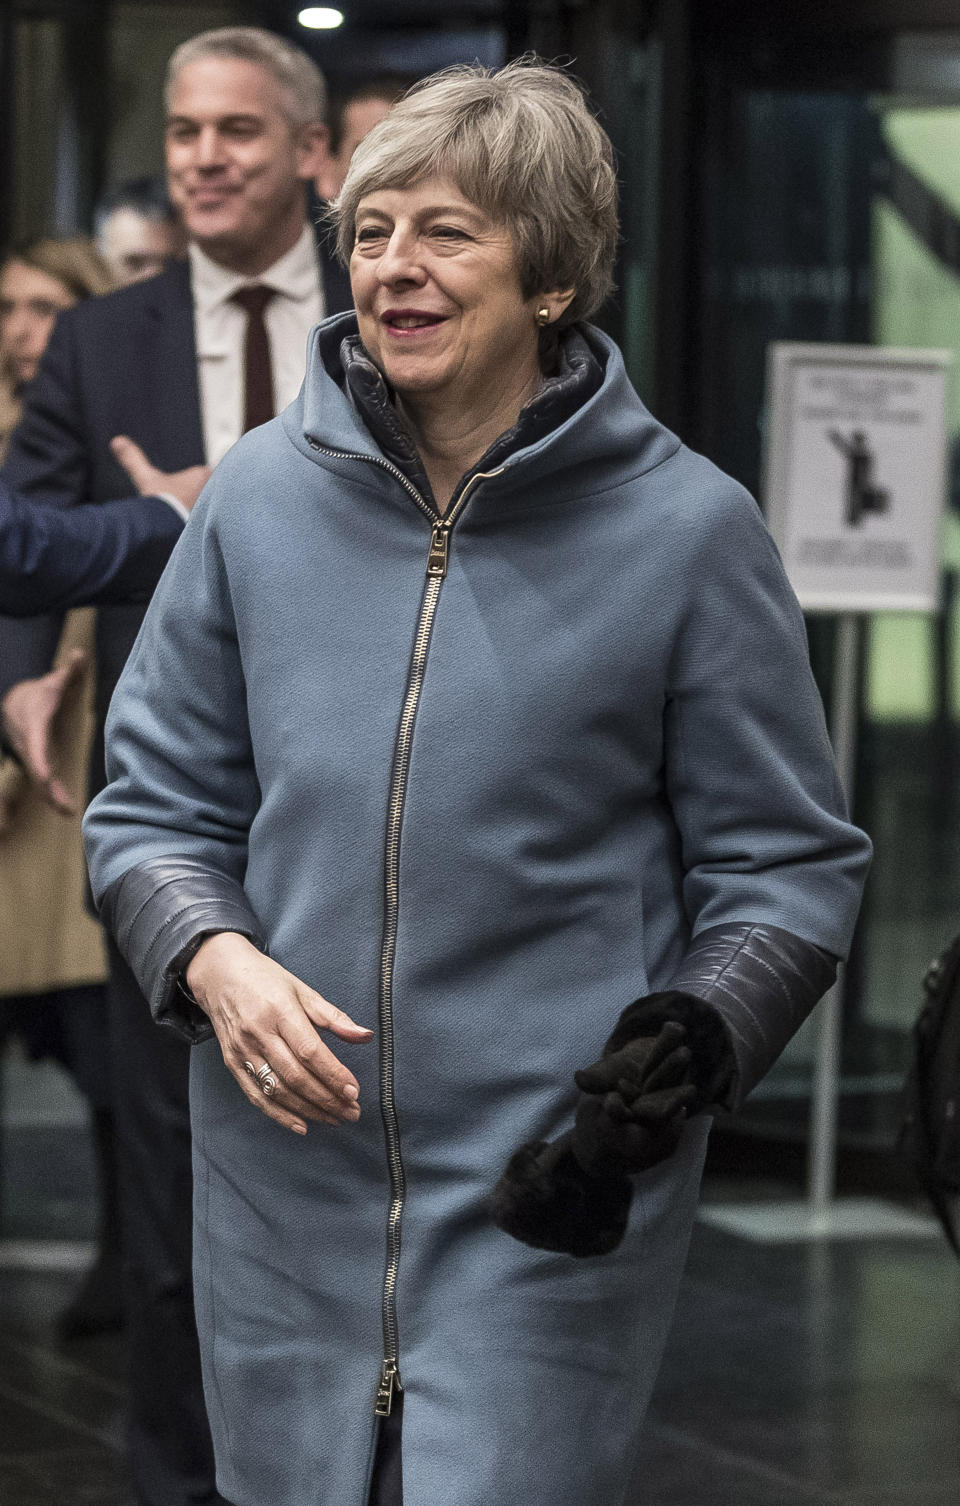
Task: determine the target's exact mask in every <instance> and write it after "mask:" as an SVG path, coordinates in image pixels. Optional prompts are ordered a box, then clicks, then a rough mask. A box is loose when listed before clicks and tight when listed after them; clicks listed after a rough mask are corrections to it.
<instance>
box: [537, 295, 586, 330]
mask: <svg viewBox="0 0 960 1506" xmlns="http://www.w3.org/2000/svg"><path fill="white" fill-rule="evenodd" d="M576 291H577V290H576V288H564V289H562V290H561V289H559V288H554V289H553V290H552V292H549V293H541V295H540V297H539V298H538V299H537V308H538V309H547V310H548V314H549V317H548V318H547V319H545V320H544V321H543V323H544V324H556V322H557V320H558V319H559V318H560V315H561V314H562V313H563V312H564V310H565V309H567V308H568V307H569V305H570V304H571V303H572V302H573V300H574V297H575V296H576ZM538 322H539V321H538Z"/></svg>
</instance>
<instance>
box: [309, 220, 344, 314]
mask: <svg viewBox="0 0 960 1506" xmlns="http://www.w3.org/2000/svg"><path fill="white" fill-rule="evenodd" d="M311 218H312V220H313V231H314V235H315V236H316V238H317V266H318V267H319V268H320V286H321V287H322V289H323V307H324V313H325V314H326V317H327V318H328V319H329V318H330V315H331V314H345V313H346V312H347V310H348V309H352V308H353V293H352V291H351V288H350V275H349V273H348V272H347V269H346V267H345V266H343V264H342V263H341V262H340V261H339V259H338V258H337V257H336V256H334V255H333V253H332V252H331V250H330V232H329V230H328V229H327V227H326V226H325V225H324V224H323V222H322V221H321V220H320V219H319V218H318V215H317V214H314V215H312V216H311Z"/></svg>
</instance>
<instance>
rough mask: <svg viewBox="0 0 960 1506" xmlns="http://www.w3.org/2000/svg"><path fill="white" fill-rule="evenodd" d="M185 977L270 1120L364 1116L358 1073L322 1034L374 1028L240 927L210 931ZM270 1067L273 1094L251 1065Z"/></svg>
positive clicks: (360, 1034) (296, 1125) (301, 1126)
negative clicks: (303, 978)
mask: <svg viewBox="0 0 960 1506" xmlns="http://www.w3.org/2000/svg"><path fill="white" fill-rule="evenodd" d="M186 982H187V985H188V987H189V989H190V992H191V993H192V994H193V997H194V998H195V999H196V1001H197V1003H198V1004H199V1005H200V1008H201V1009H202V1010H203V1011H204V1013H205V1014H206V1015H208V1016H209V1019H210V1023H211V1025H212V1026H213V1028H214V1030H215V1031H216V1033H217V1039H218V1041H219V1042H220V1050H221V1051H222V1052H223V1059H224V1061H225V1062H226V1064H227V1066H228V1067H229V1068H230V1071H231V1072H232V1073H233V1075H234V1077H235V1078H236V1079H237V1082H238V1083H239V1084H240V1086H241V1088H242V1089H243V1091H244V1093H245V1094H246V1096H247V1097H248V1098H249V1100H250V1102H251V1103H252V1104H254V1105H255V1107H256V1108H258V1109H261V1110H262V1111H263V1113H265V1114H266V1115H267V1117H268V1118H269V1119H273V1120H275V1121H276V1122H277V1124H282V1125H283V1126H284V1128H285V1129H290V1130H294V1131H295V1132H296V1133H297V1134H298V1135H305V1134H306V1133H307V1126H306V1122H305V1121H306V1120H307V1119H315V1120H319V1122H320V1123H321V1124H353V1123H354V1122H355V1121H356V1120H357V1119H359V1118H360V1104H359V1102H358V1099H359V1096H360V1090H359V1087H358V1084H357V1079H356V1078H355V1077H354V1075H353V1073H352V1072H351V1071H349V1070H348V1068H347V1067H345V1066H344V1065H343V1063H342V1062H341V1061H338V1060H337V1058H336V1057H335V1056H334V1054H333V1052H332V1051H330V1050H329V1048H328V1047H327V1046H325V1045H324V1043H323V1041H322V1040H321V1039H320V1036H319V1035H318V1034H317V1027H318V1026H319V1027H320V1028H321V1029H323V1030H331V1031H333V1033H334V1035H338V1036H339V1037H340V1038H341V1040H344V1041H352V1042H355V1043H357V1044H361V1043H363V1042H366V1041H369V1040H371V1039H372V1037H373V1031H372V1030H367V1029H366V1028H365V1026H363V1025H355V1024H354V1022H353V1020H351V1019H350V1017H349V1016H348V1015H345V1014H344V1012H343V1010H342V1009H337V1008H336V1007H335V1005H333V1004H330V1003H328V1002H327V1000H326V999H324V998H323V996H322V995H321V994H318V993H316V992H315V990H314V989H312V988H308V987H307V985H306V984H305V983H301V981H300V979H299V978H295V977H294V975H293V973H288V972H287V970H286V968H284V967H281V966H280V965H279V963H277V962H273V961H271V959H270V958H269V957H265V956H264V955H263V953H262V952H259V951H257V948H256V947H255V946H254V945H253V944H252V942H249V941H248V940H247V939H246V937H245V936H240V935H239V934H237V933H236V932H234V931H221V932H218V934H217V935H215V936H209V937H208V938H207V940H206V941H204V942H203V944H202V945H201V946H200V947H199V948H198V950H197V952H196V954H195V956H194V957H193V958H191V961H190V964H189V966H188V967H187V970H186ZM247 1062H249V1063H250V1064H251V1065H252V1066H253V1068H254V1070H255V1071H258V1072H259V1071H260V1069H261V1068H262V1067H264V1066H268V1067H269V1068H270V1071H271V1073H272V1074H273V1076H274V1077H275V1078H276V1080H277V1088H276V1091H275V1092H274V1093H273V1094H271V1096H269V1097H268V1096H267V1095H266V1094H265V1093H264V1091H263V1089H262V1088H261V1086H260V1084H259V1083H258V1082H257V1081H255V1079H254V1078H253V1077H252V1076H251V1074H250V1072H249V1071H248V1070H247V1067H246V1063H247Z"/></svg>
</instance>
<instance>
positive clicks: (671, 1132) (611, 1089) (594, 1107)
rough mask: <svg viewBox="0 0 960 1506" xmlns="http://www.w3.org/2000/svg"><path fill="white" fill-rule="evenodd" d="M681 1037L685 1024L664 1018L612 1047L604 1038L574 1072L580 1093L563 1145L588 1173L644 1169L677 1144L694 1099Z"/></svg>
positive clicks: (689, 1061)
mask: <svg viewBox="0 0 960 1506" xmlns="http://www.w3.org/2000/svg"><path fill="white" fill-rule="evenodd" d="M618 1028H619V1027H618ZM686 1039H687V1032H686V1030H685V1028H684V1026H683V1025H680V1024H678V1023H676V1022H674V1021H669V1022H667V1023H666V1024H664V1025H662V1026H661V1028H660V1032H659V1034H658V1035H654V1036H649V1035H644V1036H639V1037H638V1038H637V1039H635V1040H632V1041H630V1042H629V1043H628V1044H627V1045H625V1046H622V1047H621V1048H620V1049H619V1050H610V1043H609V1042H608V1043H607V1046H606V1047H605V1048H604V1054H603V1056H602V1057H601V1058H600V1060H599V1061H597V1062H594V1064H593V1066H592V1067H584V1068H583V1069H582V1070H581V1071H580V1072H577V1073H575V1074H574V1079H575V1081H576V1084H577V1087H578V1088H579V1089H580V1091H581V1093H583V1094H584V1095H585V1096H584V1097H582V1098H581V1099H580V1102H579V1103H578V1104H577V1116H576V1120H575V1121H574V1127H573V1134H572V1136H571V1138H570V1149H571V1150H572V1152H573V1154H574V1156H575V1157H576V1160H577V1162H578V1164H579V1165H580V1166H581V1167H582V1169H583V1170H584V1171H585V1172H586V1173H587V1175H588V1176H591V1177H612V1176H615V1175H618V1174H619V1175H621V1176H625V1175H629V1174H630V1173H631V1172H636V1171H646V1170H647V1168H648V1167H650V1166H655V1165H656V1164H657V1162H658V1161H663V1160H665V1159H666V1157H667V1156H669V1155H671V1154H672V1152H673V1151H674V1150H675V1149H676V1147H677V1144H678V1142H679V1140H680V1135H681V1132H682V1129H683V1124H684V1120H685V1119H686V1117H687V1115H688V1114H689V1113H691V1112H692V1111H693V1108H694V1105H695V1103H696V1099H697V1088H696V1084H695V1082H694V1081H693V1076H692V1065H691V1064H692V1056H691V1053H690V1048H689V1046H688V1045H687V1044H686Z"/></svg>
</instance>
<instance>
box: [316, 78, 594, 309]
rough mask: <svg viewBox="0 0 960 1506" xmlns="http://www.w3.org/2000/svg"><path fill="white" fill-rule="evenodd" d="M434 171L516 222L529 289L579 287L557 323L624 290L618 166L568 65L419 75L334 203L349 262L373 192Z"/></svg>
mask: <svg viewBox="0 0 960 1506" xmlns="http://www.w3.org/2000/svg"><path fill="white" fill-rule="evenodd" d="M433 174H440V175H443V176H445V177H449V178H451V179H452V180H453V181H454V183H456V185H457V187H458V188H459V190H460V192H461V193H462V194H463V196H464V198H466V199H469V200H470V201H471V203H473V204H476V205H477V207H478V208H479V209H482V210H483V212H484V213H485V214H487V215H489V216H490V218H491V219H493V220H495V221H497V222H498V223H501V224H504V225H506V226H507V227H508V228H509V230H510V232H511V234H512V236H513V240H514V243H515V245H516V248H517V269H518V272H519V276H520V285H521V288H522V290H523V294H524V297H526V298H532V297H533V296H534V295H535V294H536V293H538V292H542V293H547V292H550V291H553V290H555V289H564V288H571V287H572V288H574V289H575V290H576V292H575V295H574V298H573V300H572V302H571V303H570V304H569V305H568V307H567V309H566V310H565V312H564V313H563V315H562V316H561V317H560V319H559V320H558V321H557V325H565V324H571V323H573V321H574V320H577V319H587V318H589V317H590V315H591V314H593V313H595V312H596V310H597V309H598V308H599V307H600V305H601V304H602V303H603V301H604V299H605V298H606V297H607V295H608V294H609V293H610V291H611V289H612V287H613V264H614V259H615V256H616V249H617V236H618V220H617V177H616V167H615V164H614V155H613V147H612V146H611V144H610V138H609V137H608V136H607V133H606V131H604V129H603V128H602V126H601V125H600V124H599V123H598V121H597V120H596V119H595V117H594V115H593V113H592V111H591V110H590V108H589V106H588V104H587V101H586V99H585V98H584V94H583V91H582V89H581V88H580V86H579V85H578V84H577V83H576V82H575V81H574V80H573V79H572V78H570V77H569V75H568V74H566V73H564V72H563V71H562V70H561V69H559V68H553V67H550V66H549V65H547V64H545V63H542V62H540V60H539V59H538V58H534V57H525V58H521V59H519V60H518V61H517V62H514V63H508V64H507V66H506V67H504V68H500V69H497V70H494V69H492V68H483V67H480V66H479V65H477V66H458V67H455V68H445V69H443V71H442V72H440V73H435V74H433V75H432V76H431V77H430V78H426V79H423V80H422V81H421V82H420V83H418V84H415V85H414V86H413V88H412V89H410V90H409V91H408V93H407V94H406V95H405V96H404V97H403V99H402V100H401V101H400V103H399V104H396V105H394V107H393V109H392V110H391V111H390V113H389V115H388V116H387V117H386V118H385V119H384V120H382V121H381V122H380V124H379V125H377V126H374V128H373V130H372V131H371V132H370V134H369V135H368V136H367V137H365V139H364V140H363V141H362V142H361V143H360V145H359V146H358V147H357V150H356V152H355V153H354V156H353V161H352V162H351V164H350V170H349V172H348V173H347V177H346V181H345V182H344V185H343V188H342V189H341V191H340V196H339V198H338V199H337V201H336V203H335V204H334V205H332V207H331V209H330V215H329V217H330V220H331V222H332V223H333V225H334V226H335V228H336V234H337V250H338V252H339V255H340V257H341V259H342V260H343V261H344V262H347V261H348V260H349V257H350V252H351V250H352V247H353V240H354V233H355V222H356V215H357V208H358V206H359V204H360V200H361V199H363V198H365V197H366V196H367V195H368V194H371V193H377V192H378V191H379V190H380V189H384V188H403V187H406V186H408V185H410V184H413V183H417V182H420V181H422V180H423V179H424V178H428V177H431V176H432V175H433ZM555 327H556V326H555Z"/></svg>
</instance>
